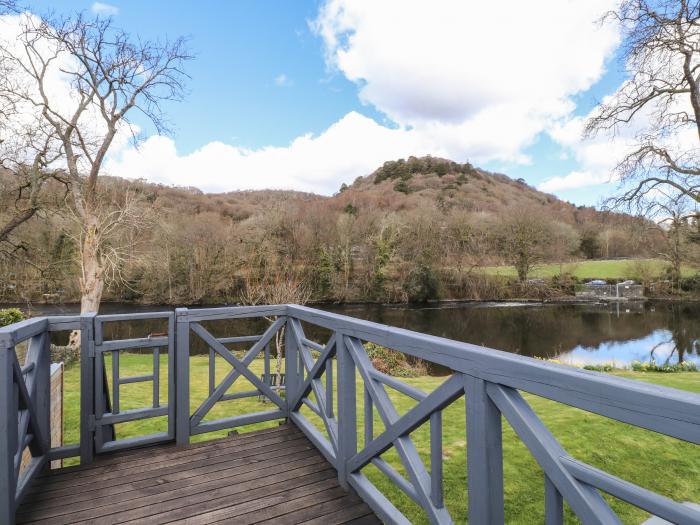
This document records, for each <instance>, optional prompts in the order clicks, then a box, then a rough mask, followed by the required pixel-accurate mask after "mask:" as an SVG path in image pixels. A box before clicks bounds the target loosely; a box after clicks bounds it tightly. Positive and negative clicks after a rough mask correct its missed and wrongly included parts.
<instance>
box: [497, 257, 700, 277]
mask: <svg viewBox="0 0 700 525" xmlns="http://www.w3.org/2000/svg"><path fill="white" fill-rule="evenodd" d="M640 263H642V264H644V265H646V266H647V267H648V268H649V270H650V272H651V274H652V275H660V274H661V273H662V272H663V270H664V268H665V266H666V263H665V262H664V261H662V260H659V259H634V260H630V259H626V260H604V261H579V262H573V263H561V264H556V263H555V264H542V265H539V266H537V267H536V268H535V269H534V270H533V271H532V272H531V273H530V277H531V278H542V279H544V278H549V277H554V276H555V275H559V274H561V273H570V274H572V275H574V276H575V277H578V278H579V279H633V278H638V277H639V276H638V275H637V274H638V273H639V272H638V266H639V264H640ZM483 270H484V272H485V273H487V274H489V275H500V276H503V277H517V273H516V271H515V268H514V267H512V266H487V267H485V268H484V269H483ZM682 273H683V276H684V277H690V276H692V275H695V274H696V273H697V270H696V269H695V268H692V267H690V266H684V267H683V269H682Z"/></svg>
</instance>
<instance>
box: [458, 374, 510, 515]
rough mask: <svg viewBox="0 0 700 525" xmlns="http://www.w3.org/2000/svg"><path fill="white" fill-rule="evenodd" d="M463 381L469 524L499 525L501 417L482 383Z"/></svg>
mask: <svg viewBox="0 0 700 525" xmlns="http://www.w3.org/2000/svg"><path fill="white" fill-rule="evenodd" d="M464 377H465V385H464V391H465V394H466V412H467V414H466V415H467V479H468V484H469V523H479V524H480V525H481V524H483V525H503V520H504V516H503V445H502V429H501V413H500V411H499V410H498V408H497V407H496V405H495V404H494V403H493V401H491V398H490V397H489V396H488V394H487V392H486V382H485V381H484V380H482V379H478V378H475V377H470V376H466V375H465V376H464Z"/></svg>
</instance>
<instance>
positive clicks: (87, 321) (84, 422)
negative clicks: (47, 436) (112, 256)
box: [80, 312, 97, 465]
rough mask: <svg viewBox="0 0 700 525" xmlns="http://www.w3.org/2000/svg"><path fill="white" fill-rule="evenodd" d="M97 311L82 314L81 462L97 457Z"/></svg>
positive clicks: (83, 463) (84, 463)
mask: <svg viewBox="0 0 700 525" xmlns="http://www.w3.org/2000/svg"><path fill="white" fill-rule="evenodd" d="M96 315H97V314H96V313H95V312H89V313H86V314H82V315H81V316H80V463H81V464H82V465H86V464H88V463H92V461H93V459H94V458H95V439H94V438H95V426H94V424H95V316H96Z"/></svg>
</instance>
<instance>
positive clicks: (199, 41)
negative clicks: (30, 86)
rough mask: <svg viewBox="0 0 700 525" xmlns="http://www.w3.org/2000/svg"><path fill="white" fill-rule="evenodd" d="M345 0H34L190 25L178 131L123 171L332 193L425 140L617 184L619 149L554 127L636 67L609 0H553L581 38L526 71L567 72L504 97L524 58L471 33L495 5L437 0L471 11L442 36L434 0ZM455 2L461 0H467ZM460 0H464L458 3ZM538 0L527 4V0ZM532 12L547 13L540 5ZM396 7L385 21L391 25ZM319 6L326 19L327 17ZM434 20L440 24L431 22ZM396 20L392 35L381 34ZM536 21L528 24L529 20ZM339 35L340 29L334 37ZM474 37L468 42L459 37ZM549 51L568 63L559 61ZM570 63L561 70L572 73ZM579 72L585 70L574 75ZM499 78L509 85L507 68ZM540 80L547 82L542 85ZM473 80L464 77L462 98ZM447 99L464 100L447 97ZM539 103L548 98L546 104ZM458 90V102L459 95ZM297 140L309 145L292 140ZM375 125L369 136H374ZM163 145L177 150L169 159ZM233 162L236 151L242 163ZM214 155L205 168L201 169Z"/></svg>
mask: <svg viewBox="0 0 700 525" xmlns="http://www.w3.org/2000/svg"><path fill="white" fill-rule="evenodd" d="M346 3H347V2H345V1H344V0H329V1H328V2H325V1H309V0H295V1H293V2H289V1H282V0H279V1H272V0H256V1H253V0H247V1H242V0H235V1H221V2H209V3H205V2H190V1H168V2H165V1H155V0H154V1H149V2H143V1H117V0H113V1H110V2H108V3H103V4H101V5H97V4H93V2H90V1H76V0H66V1H60V0H52V1H50V2H49V1H46V0H36V1H33V2H32V3H31V7H32V9H34V10H36V11H38V12H45V11H46V10H49V9H53V10H54V11H55V12H56V13H57V14H65V13H71V12H75V11H81V10H84V11H87V12H91V11H95V10H97V11H100V12H102V13H103V14H112V16H113V17H114V20H115V23H116V24H117V25H119V26H120V27H122V28H124V29H126V30H127V31H129V32H131V33H133V34H138V35H140V36H142V37H147V38H162V37H164V36H168V37H171V38H172V37H176V36H179V35H186V36H188V37H189V38H190V47H191V49H192V51H193V52H194V53H195V55H196V58H195V60H193V61H191V62H190V63H189V64H188V66H187V71H188V73H189V74H190V76H191V81H190V82H189V93H188V95H187V98H186V100H185V101H184V102H182V103H172V104H169V105H168V107H167V108H166V110H167V113H168V115H169V119H170V122H171V123H172V128H173V133H172V134H171V136H170V137H169V138H167V139H166V138H158V137H156V138H153V140H147V141H146V143H145V144H144V145H142V148H141V149H140V150H138V151H136V150H131V149H129V150H125V151H118V152H115V153H114V156H113V159H112V162H111V163H108V168H109V169H110V171H112V172H114V173H115V174H118V175H125V176H142V177H145V178H149V179H152V180H157V181H160V182H166V183H173V184H192V185H199V186H200V187H204V189H206V190H209V191H221V190H229V189H245V188H248V187H251V188H257V187H261V186H266V187H268V186H269V187H292V188H297V189H305V190H314V189H316V187H317V188H318V192H320V193H331V192H332V191H333V189H334V188H337V187H338V186H339V183H340V182H341V181H344V182H351V181H352V179H353V178H354V177H355V176H357V175H361V174H366V173H368V172H369V171H371V169H373V167H376V165H377V164H378V163H380V159H384V160H388V159H390V158H394V157H392V155H396V156H404V155H403V154H404V153H405V154H410V153H412V152H413V151H412V150H411V148H412V147H413V145H415V148H416V149H417V150H418V151H415V153H416V154H424V153H433V154H436V155H442V156H449V157H451V158H454V160H457V161H466V160H470V161H472V162H473V163H474V164H476V165H479V166H482V167H484V168H486V169H491V170H494V171H500V172H503V173H506V174H508V175H510V176H512V177H514V178H520V177H522V178H524V179H525V180H526V181H527V182H528V183H530V184H531V185H533V186H542V188H543V189H545V190H550V191H554V193H556V194H557V195H558V196H560V197H562V198H565V199H567V200H570V201H573V202H575V203H577V204H595V203H597V202H598V201H599V200H600V199H601V198H603V197H605V196H607V195H608V194H609V193H610V192H611V191H612V189H613V186H612V185H610V184H599V182H600V181H601V180H603V179H604V175H603V174H602V171H601V170H605V169H606V168H605V166H607V164H605V163H601V162H599V161H597V160H593V161H591V159H590V158H587V159H583V160H582V157H585V151H584V150H582V149H581V148H580V147H579V146H578V144H576V143H575V140H574V143H572V140H573V139H571V138H570V137H571V136H572V134H571V133H568V136H569V139H567V140H562V139H561V137H559V136H558V135H557V133H556V132H551V129H552V127H556V128H558V129H565V128H567V127H571V126H574V122H575V121H576V118H577V117H585V115H586V114H587V113H588V112H589V111H590V110H591V109H592V108H593V107H594V106H595V103H596V102H597V101H598V100H600V99H601V98H602V97H604V96H605V95H608V94H611V93H613V92H614V91H615V89H616V88H617V87H618V86H619V84H620V83H621V82H622V80H623V79H624V76H623V74H622V73H621V71H620V69H621V65H620V64H619V63H618V62H617V60H616V51H615V48H616V45H617V43H616V42H615V35H614V31H613V32H611V31H608V32H607V33H604V34H602V36H599V32H600V31H599V32H598V33H596V32H595V31H594V30H592V29H590V27H589V26H591V25H592V20H593V18H594V17H595V16H596V15H597V13H598V12H602V11H603V10H604V9H605V8H607V5H608V4H610V2H609V1H607V0H595V1H592V2H587V3H588V4H597V5H596V6H594V8H591V7H589V6H586V7H578V8H571V12H568V11H566V10H563V8H561V9H560V8H559V6H558V5H557V4H556V3H552V4H551V6H555V7H552V8H550V9H549V11H548V13H552V15H551V16H552V17H553V18H552V19H551V20H550V26H544V31H547V30H549V27H551V26H552V22H553V24H554V25H557V24H558V22H559V19H558V18H557V17H560V18H561V19H564V18H567V19H568V18H569V17H571V18H572V19H573V20H574V22H572V21H571V20H568V21H567V23H568V24H573V25H572V26H571V27H573V28H574V30H578V29H579V28H580V29H581V34H580V35H578V39H577V35H576V34H575V33H574V34H573V36H571V35H572V30H571V27H568V28H567V27H564V28H562V29H561V30H559V29H553V30H552V31H553V33H552V35H551V36H550V42H549V45H547V43H543V44H542V45H541V46H540V47H537V46H538V45H539V44H537V43H535V44H533V46H534V47H532V49H529V50H528V54H527V55H526V56H525V58H526V60H529V61H531V64H530V65H529V66H528V67H526V68H524V69H522V72H521V73H520V74H519V75H518V78H519V81H520V82H523V84H529V83H531V82H530V79H529V78H528V75H529V73H530V71H531V72H532V76H533V77H535V76H537V77H543V75H544V76H545V80H546V75H553V77H554V78H552V79H550V80H549V81H547V82H546V83H543V84H537V83H535V85H533V86H531V88H529V89H531V90H532V93H531V94H528V95H527V96H525V95H522V94H521V93H519V92H515V93H513V92H504V93H499V94H498V96H497V97H496V100H495V101H491V100H490V92H491V91H490V89H491V88H490V86H489V84H488V82H489V79H490V78H494V76H495V77H497V76H498V74H499V68H498V65H497V64H498V60H503V59H504V58H507V63H509V64H511V65H509V66H507V67H513V65H512V64H513V63H516V64H517V62H521V61H522V58H520V59H519V58H518V57H517V56H513V57H510V56H507V57H506V56H503V55H498V51H497V50H496V51H494V57H493V61H491V60H490V59H489V57H484V55H485V52H484V48H480V47H479V48H477V47H475V46H474V45H473V43H470V42H469V41H468V39H469V38H470V36H469V35H470V34H472V33H474V32H476V31H479V30H480V27H481V26H483V24H482V23H481V22H477V21H476V19H479V20H480V21H483V20H488V19H489V16H490V15H489V13H488V11H485V10H486V9H487V8H486V7H483V6H478V7H477V6H472V7H468V6H467V7H464V4H465V3H464V2H452V4H451V5H449V6H448V4H450V2H447V0H439V1H438V2H437V3H436V4H434V9H433V11H435V10H437V11H439V10H440V9H441V4H445V7H444V9H442V10H443V11H445V17H446V19H447V18H450V17H451V18H454V17H455V16H461V15H464V23H463V24H460V25H458V26H455V27H456V31H455V32H454V34H455V36H454V39H452V40H444V41H443V40H442V39H441V37H440V35H439V31H440V24H445V23H446V19H443V20H436V21H435V24H434V25H432V24H431V22H430V20H429V19H430V17H431V16H433V15H435V16H440V13H439V12H438V13H437V14H436V13H434V12H433V13H431V12H430V11H426V12H425V13H421V12H420V9H421V8H420V5H421V4H422V6H423V7H422V9H425V8H426V6H427V4H425V3H421V2H417V3H415V4H417V6H418V7H417V6H416V5H413V4H414V3H412V2H409V4H411V5H412V7H410V8H406V9H403V7H405V6H408V4H400V3H399V4H395V6H401V7H402V9H403V10H404V11H405V12H402V15H405V17H404V18H396V17H393V18H392V13H391V12H387V11H386V10H383V11H381V12H379V11H376V10H377V9H380V8H378V7H376V4H379V3H376V2H375V3H372V2H366V1H360V2H355V3H354V4H352V2H350V3H348V5H345V4H346ZM391 3H392V2H387V5H388V4H391ZM468 3H469V2H467V4H468ZM543 3H547V2H543ZM351 4H352V8H351V7H349V6H350V5H351ZM439 4H440V5H439ZM456 4H462V5H460V6H458V7H456V6H455V5H456ZM567 4H569V3H567ZM514 6H517V3H516V4H514ZM551 6H550V7H551ZM469 9H472V11H469ZM567 9H569V8H567ZM577 9H578V11H577ZM352 10H356V11H357V12H353V11H352ZM449 10H455V11H454V12H453V13H447V11H449ZM514 10H516V11H517V7H514ZM529 11H534V10H529ZM529 11H528V12H529ZM528 12H524V13H525V14H521V15H520V16H527V13H528ZM582 13H583V14H582ZM394 14H395V13H394ZM516 15H518V13H515V14H514V16H516ZM412 16H413V18H412ZM532 16H533V17H535V16H538V17H540V18H542V17H541V16H540V15H539V14H538V13H536V12H533V13H532ZM582 16H584V19H581V17H582ZM585 17H589V18H590V20H585ZM577 18H578V19H579V22H576V19H577ZM384 20H386V27H385V28H383V27H380V28H379V29H377V28H376V26H377V25H378V24H381V23H383V21H384ZM392 20H393V22H392ZM399 20H401V22H399ZM411 20H415V23H416V24H421V26H419V27H422V28H423V27H424V28H425V34H426V35H425V40H424V42H418V45H419V46H420V47H411V46H412V45H413V42H414V41H415V40H420V39H421V37H420V36H418V37H410V36H409V37H407V36H406V34H408V33H402V32H398V33H396V34H393V33H392V31H398V30H397V29H396V25H397V24H404V25H406V26H409V29H410V24H411ZM314 21H322V23H320V24H318V23H317V24H316V25H315V26H314ZM521 22H522V21H520V22H518V23H521ZM514 23H515V22H514ZM423 24H424V25H423ZM562 25H565V24H562ZM319 26H320V27H319ZM514 27H515V28H516V29H515V30H513V31H511V33H515V35H514V38H517V31H518V29H517V26H514ZM461 28H463V29H464V33H463V34H461ZM431 31H436V32H438V33H436V36H435V37H433V36H432V34H431ZM533 31H537V28H536V27H534V28H533ZM377 32H379V34H380V36H379V37H377V36H376V35H377ZM384 32H385V33H386V37H385V38H386V40H382V38H383V37H382V36H381V35H382V34H383V33H384ZM411 34H413V35H416V34H418V35H420V32H417V31H415V30H414V31H412V33H411ZM353 35H356V36H357V42H356V43H355V44H352V43H351V44H348V39H349V38H350V37H352V36H353ZM485 35H487V36H488V33H485ZM524 35H525V38H526V39H529V38H530V36H529V35H528V34H527V33H525V34H524ZM336 38H337V39H338V42H339V43H338V42H334V41H333V40H334V39H336ZM373 38H374V39H375V40H372V39H373ZM402 38H410V41H407V42H406V43H405V44H402V45H397V46H394V45H393V43H394V42H399V43H401V39H402ZM465 39H467V40H465ZM557 39H559V40H557ZM569 39H571V40H572V41H573V44H571V49H568V48H567V47H566V46H568V45H569V44H568V43H566V44H565V45H563V46H560V45H559V44H562V43H564V42H565V41H568V40H569ZM592 39H596V40H595V41H594V40H592ZM520 42H523V40H522V38H521V39H520ZM592 42H593V44H592ZM511 44H512V43H511ZM462 45H464V48H463V49H460V46H462ZM431 46H433V47H431ZM550 46H551V47H550ZM525 47H527V45H526V46H525ZM557 47H563V49H561V50H560V51H559V50H556V52H554V51H552V52H551V55H550V54H549V53H550V49H552V48H557ZM424 52H425V53H424ZM392 53H394V54H393V55H392ZM431 53H432V54H431ZM508 53H510V51H508ZM567 54H568V56H567ZM382 55H386V56H382ZM407 55H414V56H416V57H417V60H416V63H415V66H414V65H413V64H412V63H411V62H405V63H404V62H402V61H403V60H404V59H405V58H406V56H407ZM433 56H434V57H435V60H434V61H433V59H432V58H433ZM348 57H351V58H350V59H348ZM582 57H583V58H582ZM381 60H385V62H384V63H382V62H381ZM511 60H512V62H511ZM576 60H583V61H584V62H585V64H583V65H581V66H580V67H578V66H577V65H576V64H574V63H572V62H575V61H576ZM494 61H495V63H496V65H494V70H493V72H492V71H491V69H490V67H491V64H493V63H494ZM547 63H552V64H555V65H557V67H554V66H552V67H551V68H550V67H548V66H547V67H545V64H547ZM414 67H415V70H414V69H413V68H414ZM441 67H442V68H443V69H440V68H441ZM460 67H464V68H467V67H469V68H470V72H469V73H468V74H467V72H466V71H465V72H464V73H463V74H459V75H456V74H455V70H457V69H459V68H460ZM502 67H503V66H501V69H502ZM392 68H395V70H392ZM423 68H425V69H427V70H430V72H431V74H433V75H434V76H433V78H434V79H435V80H434V83H435V90H433V91H434V92H431V82H432V81H431V80H430V78H429V79H428V81H426V80H425V78H424V77H421V76H420V75H421V74H422V71H421V69H423ZM516 69H517V65H516ZM540 70H541V71H540ZM560 70H561V78H562V79H563V80H561V79H560V78H558V72H559V71H560ZM384 72H386V73H384ZM443 74H444V80H442V78H443ZM397 75H405V76H406V78H405V81H401V80H400V79H399V80H397V79H396V76H397ZM412 75H415V78H412ZM455 75H456V76H455ZM481 75H483V78H480V76H481ZM577 75H578V77H579V78H574V77H576V76H577ZM570 77H571V79H570ZM560 81H561V84H562V87H561V89H560V91H556V90H555V89H552V90H551V93H550V92H549V91H550V90H549V86H551V85H557V84H558V83H559V82H560ZM543 82H544V81H543ZM450 85H454V86H456V88H455V90H452V91H451V90H450ZM581 86H583V88H582V87H581ZM493 87H494V89H495V90H496V91H498V89H499V84H497V83H495V84H494V85H493ZM441 90H442V91H441ZM455 91H456V92H455ZM538 91H540V92H541V91H544V92H547V93H546V96H544V95H543V96H542V100H541V101H540V98H539V97H538V94H537V93H538ZM460 92H463V93H464V97H463V98H464V102H463V101H462V100H461V99H460ZM444 100H449V101H450V102H449V103H447V102H446V103H445V104H447V105H445V104H442V105H441V102H442V101H444ZM482 100H483V101H484V102H483V105H484V107H486V109H487V110H492V111H493V113H492V115H495V116H496V117H493V116H489V114H488V113H487V112H486V111H484V112H483V115H482V113H480V111H481V106H480V104H481V101H482ZM562 101H566V103H567V104H568V106H569V107H568V108H567V109H566V110H562V109H561V107H560V106H561V105H562V104H563V102H562ZM540 103H541V105H542V107H546V109H545V110H541V108H540V107H538V106H537V105H538V104H540ZM449 104H453V106H454V110H452V107H451V106H450V105H449ZM489 104H491V106H493V107H490V106H488V105H489ZM528 104H529V105H531V106H532V107H529V106H528V107H529V109H528V111H527V112H525V111H524V112H523V114H522V115H513V121H512V122H510V119H509V115H511V113H510V112H509V111H508V108H512V107H518V105H528ZM540 111H544V113H545V116H542V115H540ZM533 112H534V113H537V114H538V117H537V118H536V119H535V120H537V119H539V120H541V122H538V124H537V125H533V126H532V128H533V129H532V130H529V131H519V130H524V129H525V128H529V127H530V125H531V123H532V119H530V120H528V119H529V118H530V117H529V115H530V114H532V113H533ZM453 114H454V115H456V116H455V118H452V115H453ZM483 122H487V123H488V126H489V128H492V127H494V126H495V124H494V122H497V123H498V126H502V127H503V129H504V132H503V133H504V137H506V138H505V139H504V141H503V142H504V143H505V144H504V145H503V147H499V144H498V142H499V141H498V140H497V139H498V136H499V133H500V131H499V130H498V129H490V130H489V131H488V132H484V133H481V130H480V128H479V126H483ZM137 123H138V124H140V125H141V126H143V128H144V132H145V135H146V136H149V135H151V134H152V130H151V129H150V128H149V127H148V126H147V125H146V123H144V122H142V121H138V120H137ZM392 130H393V131H394V133H391V131H392ZM402 130H403V132H402ZM482 135H483V136H482ZM511 135H512V136H511ZM484 136H487V138H484ZM300 137H301V138H302V139H301V140H300ZM315 139H319V140H315ZM482 139H483V144H482V143H481V142H482ZM295 140H296V141H297V143H296V146H295V147H292V146H290V145H291V144H293V143H294V141H295ZM365 140H368V141H370V143H369V144H366V143H364V142H363V141H365ZM346 150H347V158H346V159H343V158H340V159H332V160H331V159H329V160H326V161H319V160H318V159H316V158H314V157H319V156H323V154H324V152H326V151H327V152H332V153H333V155H334V156H336V157H338V156H340V157H342V156H343V155H344V153H343V152H344V151H346ZM319 152H320V153H319ZM365 152H366V153H367V154H366V155H365ZM329 155H330V153H329ZM164 158H168V159H170V160H168V162H167V163H166V162H165V161H163V160H162V159H164ZM598 160H599V159H598ZM591 163H592V164H591ZM589 164H590V165H589ZM231 165H232V166H235V167H234V168H229V166H231ZM229 169H230V170H231V171H230V173H229ZM287 169H288V170H289V172H290V173H289V175H288V176H287V174H286V173H285V170H287ZM200 170H201V171H203V172H205V173H192V172H194V171H200ZM595 170H597V172H595V173H594V171H595ZM268 172H274V176H273V175H270V178H269V180H268V179H266V178H265V177H266V174H267V173H268ZM307 172H308V173H307ZM572 172H574V173H584V174H586V175H579V176H577V177H573V178H574V179H576V180H575V181H573V182H572V181H570V180H562V181H560V182H554V183H552V182H551V181H552V179H555V178H559V179H565V178H566V177H567V175H569V174H571V173H572ZM175 173H177V174H178V175H177V176H175V175H174V174H175ZM586 177H589V178H588V179H587V178H586ZM582 178H583V181H582ZM190 179H191V180H190ZM252 181H254V182H252ZM547 181H550V182H549V183H547ZM547 184H549V185H547Z"/></svg>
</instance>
